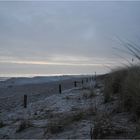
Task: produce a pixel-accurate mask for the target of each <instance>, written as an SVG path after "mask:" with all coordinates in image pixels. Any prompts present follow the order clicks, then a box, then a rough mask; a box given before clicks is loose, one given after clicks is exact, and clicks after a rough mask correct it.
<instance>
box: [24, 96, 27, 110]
mask: <svg viewBox="0 0 140 140" xmlns="http://www.w3.org/2000/svg"><path fill="white" fill-rule="evenodd" d="M24 108H27V95H24Z"/></svg>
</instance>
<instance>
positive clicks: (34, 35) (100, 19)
mask: <svg viewBox="0 0 140 140" xmlns="http://www.w3.org/2000/svg"><path fill="white" fill-rule="evenodd" d="M139 26H140V1H5V2H4V1H0V76H2V77H3V76H34V75H55V74H94V73H95V72H96V73H97V74H101V73H107V72H109V71H110V69H112V68H114V67H117V66H119V65H121V64H124V63H126V61H125V59H123V58H122V57H124V58H126V59H127V60H131V56H129V55H128V54H127V53H124V52H123V51H121V50H122V49H124V47H123V46H122V45H121V44H120V42H119V40H118V38H120V39H122V40H124V41H128V40H129V41H132V42H135V43H137V44H139V40H140V28H139ZM116 48H117V49H116Z"/></svg>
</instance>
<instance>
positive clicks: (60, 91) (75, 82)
mask: <svg viewBox="0 0 140 140" xmlns="http://www.w3.org/2000/svg"><path fill="white" fill-rule="evenodd" d="M93 80H96V73H95V76H94V77H93V76H92V77H90V78H86V83H88V82H90V81H93ZM77 83H82V86H83V85H84V80H83V79H82V81H81V82H80V81H74V87H77ZM59 93H60V94H61V93H62V85H61V84H59ZM24 108H27V95H26V94H25V95H24Z"/></svg>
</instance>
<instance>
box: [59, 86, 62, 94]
mask: <svg viewBox="0 0 140 140" xmlns="http://www.w3.org/2000/svg"><path fill="white" fill-rule="evenodd" d="M59 93H60V94H61V93H62V88H61V84H59Z"/></svg>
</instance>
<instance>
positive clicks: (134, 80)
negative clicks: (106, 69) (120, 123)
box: [104, 43, 140, 116]
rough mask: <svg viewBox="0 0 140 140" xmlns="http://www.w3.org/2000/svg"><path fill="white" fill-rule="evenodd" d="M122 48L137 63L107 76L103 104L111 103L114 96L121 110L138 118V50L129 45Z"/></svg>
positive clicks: (139, 100)
mask: <svg viewBox="0 0 140 140" xmlns="http://www.w3.org/2000/svg"><path fill="white" fill-rule="evenodd" d="M124 46H125V47H126V48H127V50H128V51H129V53H130V54H131V56H133V57H134V58H135V59H137V60H138V61H137V63H134V62H133V63H131V64H130V65H129V66H127V67H124V68H120V69H117V70H114V71H112V72H111V73H110V74H108V76H107V77H106V79H105V88H104V97H105V102H108V101H111V100H112V97H114V95H116V96H117V97H118V98H119V100H120V107H121V109H124V110H125V111H130V112H133V113H134V114H135V115H137V116H140V63H139V60H140V48H139V47H137V46H134V45H133V44H130V43H126V44H124Z"/></svg>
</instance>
